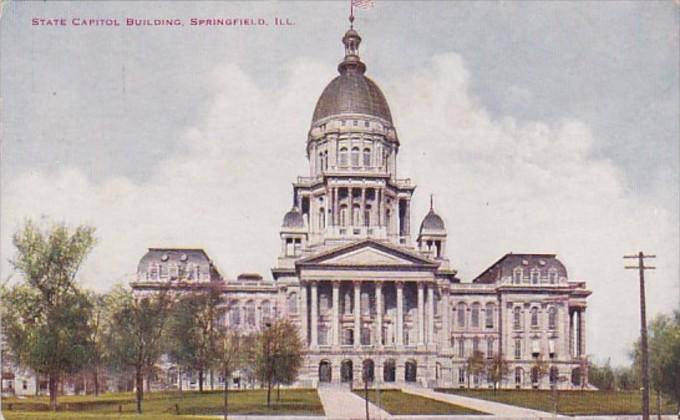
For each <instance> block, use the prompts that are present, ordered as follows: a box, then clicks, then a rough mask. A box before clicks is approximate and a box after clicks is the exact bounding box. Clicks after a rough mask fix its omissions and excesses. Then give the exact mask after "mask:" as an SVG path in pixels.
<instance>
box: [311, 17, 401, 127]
mask: <svg viewBox="0 0 680 420" xmlns="http://www.w3.org/2000/svg"><path fill="white" fill-rule="evenodd" d="M342 43H343V44H344V46H345V58H344V59H343V60H342V62H340V64H339V65H338V72H339V73H340V75H339V76H338V77H336V78H335V79H333V80H331V82H330V83H329V84H328V86H326V88H325V89H324V90H323V92H322V93H321V96H320V97H319V100H318V101H317V102H316V108H315V109H314V116H313V117H312V123H315V122H316V121H319V120H321V119H323V118H326V117H330V116H333V115H341V114H366V115H370V116H374V117H379V118H382V119H384V120H386V121H388V122H389V123H390V124H391V123H392V114H391V113H390V107H389V106H387V101H386V100H385V95H383V93H382V91H381V90H380V88H379V87H378V85H376V84H375V82H373V80H371V79H369V78H368V77H366V76H364V73H365V72H366V65H365V64H364V63H363V62H362V61H361V58H359V44H361V37H360V36H359V33H358V32H357V31H355V30H354V28H352V27H350V29H349V30H348V31H347V32H346V33H345V36H343V37H342Z"/></svg>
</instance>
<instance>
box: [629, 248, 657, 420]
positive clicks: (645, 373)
mask: <svg viewBox="0 0 680 420" xmlns="http://www.w3.org/2000/svg"><path fill="white" fill-rule="evenodd" d="M623 258H625V259H637V260H638V265H635V266H625V268H626V269H627V270H638V271H639V273H640V342H641V343H640V347H641V351H642V363H641V369H642V419H643V420H649V348H648V344H647V307H646V304H645V270H655V269H656V267H652V266H646V265H645V258H656V255H645V254H644V253H643V252H642V251H640V252H638V254H637V255H624V257H623Z"/></svg>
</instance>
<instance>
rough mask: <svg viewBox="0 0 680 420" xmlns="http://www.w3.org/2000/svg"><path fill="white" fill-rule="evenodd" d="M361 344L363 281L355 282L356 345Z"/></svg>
mask: <svg viewBox="0 0 680 420" xmlns="http://www.w3.org/2000/svg"><path fill="white" fill-rule="evenodd" d="M360 344H361V282H358V281H355V282H354V347H359V345H360Z"/></svg>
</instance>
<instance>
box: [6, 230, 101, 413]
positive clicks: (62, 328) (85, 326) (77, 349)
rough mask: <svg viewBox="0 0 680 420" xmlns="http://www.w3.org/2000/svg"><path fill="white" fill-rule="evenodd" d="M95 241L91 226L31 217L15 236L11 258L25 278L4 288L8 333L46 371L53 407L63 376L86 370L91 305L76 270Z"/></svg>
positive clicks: (14, 347)
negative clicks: (43, 225)
mask: <svg viewBox="0 0 680 420" xmlns="http://www.w3.org/2000/svg"><path fill="white" fill-rule="evenodd" d="M95 242H96V241H95V237H94V229H93V228H91V227H87V226H79V227H77V228H75V229H73V230H72V229H70V228H69V227H67V226H66V225H65V224H55V225H52V226H50V227H48V228H46V229H45V230H42V229H41V228H40V227H39V226H37V225H36V224H35V223H33V222H31V221H30V220H29V221H27V222H26V223H25V224H24V226H23V227H22V228H21V229H20V230H19V231H18V232H16V233H15V234H14V236H13V243H14V247H15V248H16V256H15V258H14V259H12V260H11V264H12V266H13V267H14V269H15V270H16V271H17V272H19V273H20V274H21V276H22V280H23V281H22V282H21V283H19V284H17V285H15V286H14V287H11V288H9V289H6V290H5V291H4V293H3V295H4V296H3V309H4V313H3V320H4V326H5V336H6V338H7V342H8V344H9V347H10V350H11V351H12V353H13V354H14V356H15V357H16V358H17V359H18V361H19V363H21V364H22V365H24V366H27V367H29V368H31V369H32V370H33V371H35V372H36V373H39V374H44V375H47V377H48V379H49V393H50V408H51V409H52V410H56V409H57V385H58V384H59V381H60V378H62V377H63V376H64V375H65V374H73V373H76V372H78V371H80V370H82V369H83V368H84V367H85V366H86V364H87V362H88V358H89V356H90V354H91V341H90V325H89V323H88V315H89V314H90V309H91V308H90V306H91V305H90V302H89V301H88V299H87V296H86V295H85V294H84V293H83V292H82V291H81V290H80V289H79V287H78V285H77V283H76V275H77V273H78V270H79V268H80V266H81V264H82V263H83V261H84V260H85V258H86V256H87V255H88V254H89V252H90V251H91V250H92V248H93V247H94V244H95Z"/></svg>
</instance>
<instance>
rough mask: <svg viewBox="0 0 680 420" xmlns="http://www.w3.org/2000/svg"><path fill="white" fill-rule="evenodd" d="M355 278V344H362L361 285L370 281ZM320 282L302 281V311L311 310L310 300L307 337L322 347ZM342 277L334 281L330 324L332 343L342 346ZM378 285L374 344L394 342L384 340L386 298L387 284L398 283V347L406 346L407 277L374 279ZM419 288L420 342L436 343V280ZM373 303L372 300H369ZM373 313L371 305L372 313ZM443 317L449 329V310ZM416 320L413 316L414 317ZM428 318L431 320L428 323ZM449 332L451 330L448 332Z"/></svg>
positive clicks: (305, 324)
mask: <svg viewBox="0 0 680 420" xmlns="http://www.w3.org/2000/svg"><path fill="white" fill-rule="evenodd" d="M346 282H351V284H352V291H353V305H352V306H353V310H352V315H353V321H354V324H353V340H352V341H353V346H354V347H355V348H358V347H360V346H361V345H362V344H361V330H362V324H363V321H365V318H362V311H361V285H362V284H365V283H366V282H362V281H346ZM319 283H320V281H307V282H303V284H302V296H301V297H302V305H301V306H302V307H301V312H302V313H303V314H307V308H306V303H307V302H309V304H310V308H309V311H308V313H309V319H305V318H306V317H303V337H309V346H310V348H312V349H314V348H318V346H319V334H318V331H319V318H320V313H319ZM341 283H343V282H342V281H335V280H334V281H331V285H332V294H331V297H332V301H331V307H330V313H331V328H330V333H331V334H330V343H328V344H329V345H331V346H340V344H341V343H340V337H341V336H340V332H341V322H340V321H341V314H340V287H341ZM370 283H371V284H373V285H374V293H375V296H374V298H375V314H376V315H375V316H373V315H371V317H370V323H371V328H372V329H373V335H374V337H375V340H373V342H372V343H371V345H373V346H377V347H379V348H380V347H383V346H386V345H391V344H392V343H385V342H383V325H384V324H383V323H384V321H385V319H384V318H385V312H386V308H385V298H384V293H383V288H384V287H388V286H386V285H388V284H389V285H394V287H395V289H396V320H395V321H396V322H395V325H394V345H395V346H397V347H401V346H404V345H405V344H406V343H404V320H405V316H404V308H405V304H406V302H405V297H404V287H405V282H403V281H374V282H370ZM415 284H416V288H417V308H416V320H415V322H416V325H417V328H416V331H417V335H416V337H417V343H416V344H417V345H418V346H424V345H428V344H434V343H435V322H434V321H435V287H436V284H435V283H434V282H423V281H419V282H415ZM369 305H370V302H369ZM370 313H371V311H370V308H369V314H370ZM442 318H443V320H444V322H443V325H444V326H445V327H444V328H445V330H446V331H448V330H449V328H446V327H448V318H449V316H448V311H443V314H442ZM412 321H413V320H412ZM426 321H427V323H426ZM447 334H448V333H447Z"/></svg>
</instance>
